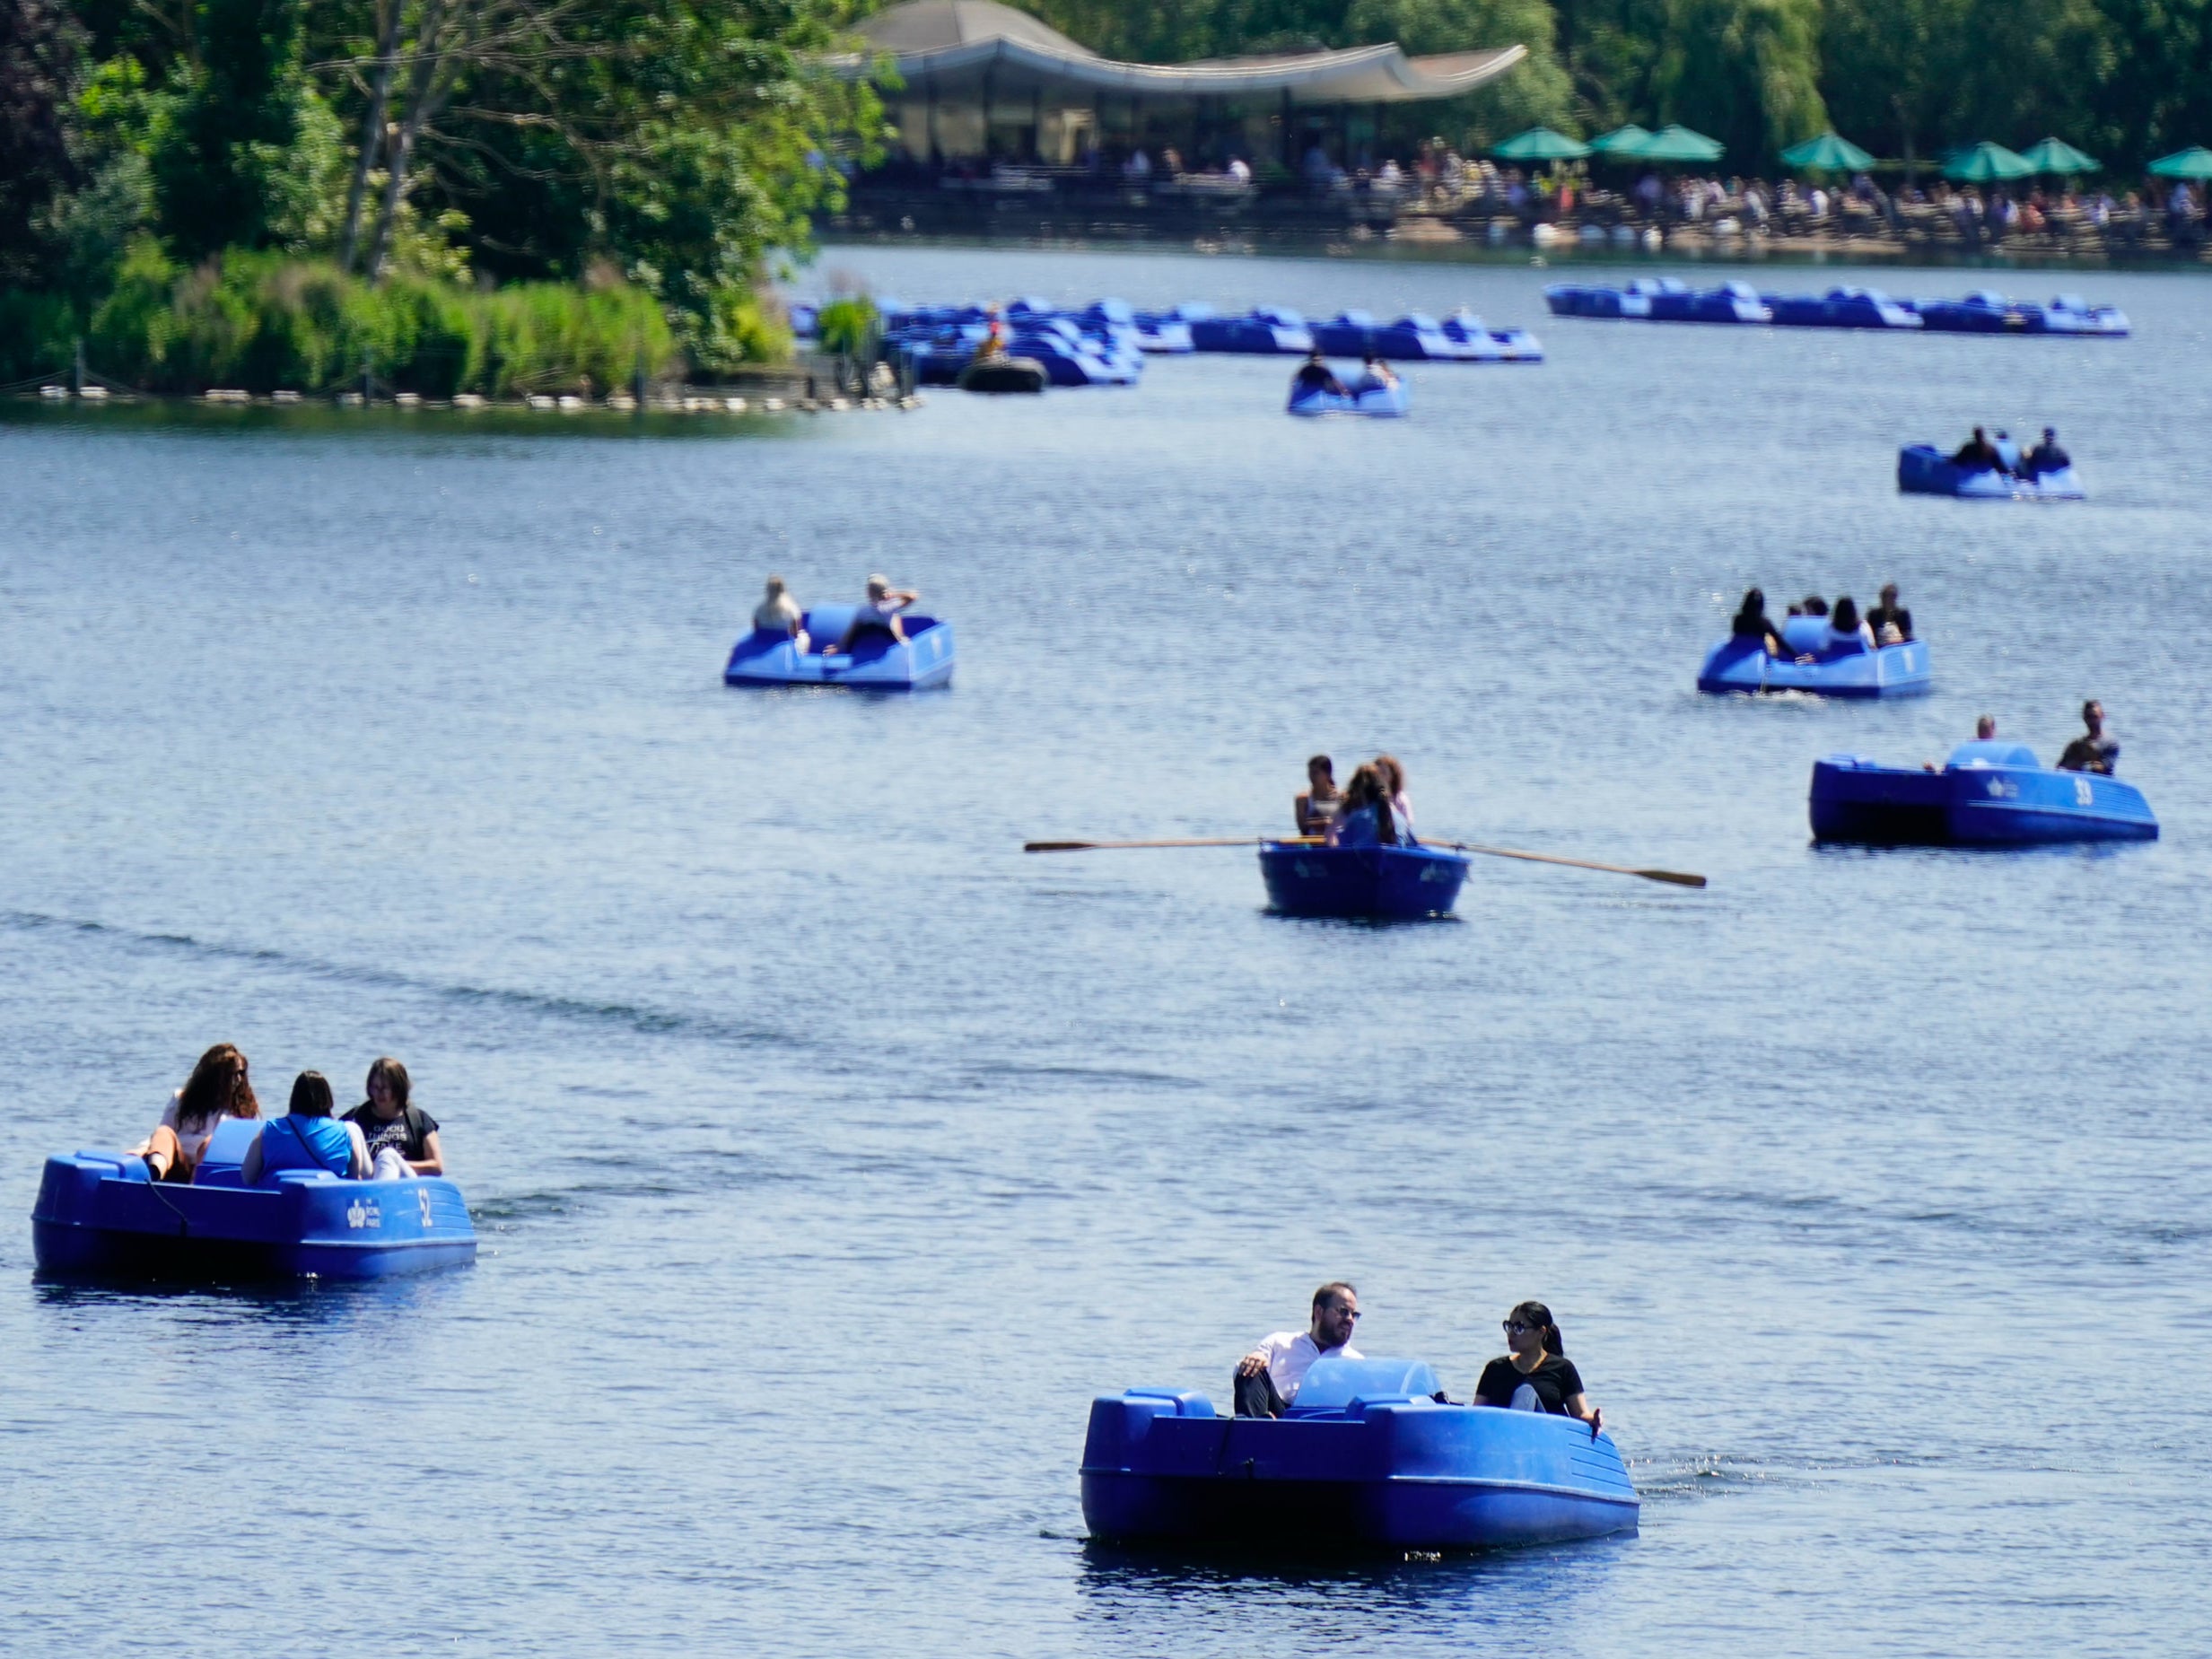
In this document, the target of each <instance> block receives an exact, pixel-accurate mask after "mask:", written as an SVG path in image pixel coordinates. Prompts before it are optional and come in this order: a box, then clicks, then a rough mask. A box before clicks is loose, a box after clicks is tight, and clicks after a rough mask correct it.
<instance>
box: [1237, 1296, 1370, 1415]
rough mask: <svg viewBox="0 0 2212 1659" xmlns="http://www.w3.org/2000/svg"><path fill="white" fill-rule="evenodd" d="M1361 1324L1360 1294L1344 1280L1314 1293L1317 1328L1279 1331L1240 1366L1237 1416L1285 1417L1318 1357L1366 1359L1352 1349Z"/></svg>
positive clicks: (1238, 1370)
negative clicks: (1356, 1331)
mask: <svg viewBox="0 0 2212 1659" xmlns="http://www.w3.org/2000/svg"><path fill="white" fill-rule="evenodd" d="M1359 1322H1360V1293H1359V1292H1358V1291H1356V1290H1354V1289H1353V1288H1351V1286H1350V1285H1347V1284H1345V1283H1343V1282H1342V1280H1333V1281H1332V1282H1330V1283H1328V1284H1325V1285H1324V1286H1322V1287H1321V1288H1320V1289H1318V1290H1316V1291H1315V1292H1314V1313H1313V1324H1312V1326H1311V1327H1310V1328H1309V1329H1307V1330H1305V1331H1278V1332H1275V1334H1274V1335H1272V1336H1271V1337H1268V1338H1265V1339H1264V1340H1262V1342H1261V1343H1260V1345H1259V1346H1258V1347H1257V1348H1255V1349H1253V1350H1252V1351H1251V1352H1250V1353H1248V1354H1246V1356H1245V1357H1244V1358H1242V1359H1240V1360H1238V1361H1237V1377H1236V1382H1235V1384H1234V1386H1235V1391H1236V1395H1237V1416H1238V1417H1281V1415H1282V1414H1283V1413H1284V1412H1285V1411H1287V1410H1290V1402H1291V1401H1294V1400H1296V1399H1297V1398H1298V1384H1301V1383H1303V1382H1304V1381H1305V1380H1306V1374H1307V1372H1308V1371H1310V1370H1312V1369H1313V1365H1314V1361H1315V1360H1316V1359H1335V1358H1340V1357H1341V1358H1345V1359H1364V1358H1366V1357H1367V1356H1366V1355H1364V1354H1362V1353H1360V1351H1359V1350H1358V1349H1355V1348H1353V1347H1352V1346H1351V1331H1352V1327H1353V1326H1354V1325H1356V1324H1357V1323H1359Z"/></svg>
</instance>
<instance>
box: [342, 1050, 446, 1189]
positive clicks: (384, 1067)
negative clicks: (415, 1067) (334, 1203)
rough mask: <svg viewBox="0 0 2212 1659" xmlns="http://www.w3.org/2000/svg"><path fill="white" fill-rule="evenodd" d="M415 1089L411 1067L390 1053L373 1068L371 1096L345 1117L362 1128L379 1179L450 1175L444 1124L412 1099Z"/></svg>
mask: <svg viewBox="0 0 2212 1659" xmlns="http://www.w3.org/2000/svg"><path fill="white" fill-rule="evenodd" d="M412 1090H413V1085H412V1084H411V1083H409V1081H408V1079H407V1068H406V1067H405V1066H403V1065H401V1064H400V1063H399V1062H398V1061H396V1060H394V1059H392V1058H391V1056H390V1055H389V1054H387V1055H385V1056H383V1057H382V1058H381V1059H380V1060H378V1061H376V1062H375V1063H374V1064H373V1065H372V1066H371V1067H370V1068H369V1098H368V1099H366V1100H364V1101H363V1102H362V1103H361V1105H357V1106H355V1107H354V1109H353V1110H352V1111H351V1112H348V1113H346V1114H345V1121H346V1122H348V1123H354V1124H358V1125H359V1126H360V1128H361V1134H362V1139H363V1140H364V1141H365V1142H366V1143H367V1144H368V1148H369V1161H370V1163H371V1164H372V1166H374V1171H375V1179H377V1180H379V1181H404V1180H406V1179H407V1177H408V1176H410V1175H442V1174H445V1150H444V1148H442V1147H441V1146H439V1144H438V1120H437V1119H436V1118H433V1117H432V1116H431V1115H430V1113H427V1112H425V1111H424V1110H423V1109H422V1107H420V1106H418V1105H414V1104H412V1103H411V1102H410V1101H409V1100H408V1098H407V1096H408V1095H409V1094H410V1093H411V1092H412Z"/></svg>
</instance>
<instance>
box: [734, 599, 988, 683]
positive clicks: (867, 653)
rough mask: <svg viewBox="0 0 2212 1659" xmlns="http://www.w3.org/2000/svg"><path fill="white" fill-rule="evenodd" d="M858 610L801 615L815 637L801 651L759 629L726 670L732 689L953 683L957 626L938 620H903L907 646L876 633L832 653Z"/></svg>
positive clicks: (820, 609) (824, 608) (837, 608)
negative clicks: (829, 648)
mask: <svg viewBox="0 0 2212 1659" xmlns="http://www.w3.org/2000/svg"><path fill="white" fill-rule="evenodd" d="M859 608H860V607H858V606H854V605H817V606H816V607H814V608H813V609H812V610H810V611H807V612H804V613H803V614H802V615H801V616H800V625H801V626H803V627H804V628H805V629H806V631H807V633H809V635H810V636H811V637H810V638H809V641H808V643H809V645H812V646H815V647H818V648H825V649H817V650H812V651H807V652H805V653H803V654H801V652H800V649H799V642H797V641H796V640H793V639H791V637H790V636H789V635H788V634H783V633H773V632H770V631H766V630H764V629H760V628H756V629H754V630H753V631H752V632H751V633H748V634H746V635H745V636H744V637H743V638H742V639H740V640H739V642H737V644H736V645H735V646H733V647H732V648H731V650H730V662H729V665H728V666H727V667H725V668H723V669H722V683H723V684H724V685H849V686H852V688H854V689H855V690H859V691H930V690H933V689H935V688H936V687H938V686H940V685H951V684H952V670H953V667H954V653H953V640H952V624H950V623H949V622H940V621H939V620H938V619H937V618H936V617H934V616H920V615H913V614H910V615H908V616H905V617H904V618H903V619H902V625H904V627H905V630H906V640H905V643H904V644H901V643H900V642H898V641H896V640H895V639H893V638H892V637H891V636H890V634H888V633H885V632H884V631H882V630H880V629H874V628H871V629H870V630H869V631H868V632H867V633H864V634H862V635H861V637H860V638H859V639H857V640H855V641H854V642H852V651H849V652H846V653H844V655H834V654H832V653H831V652H830V651H827V650H826V647H827V646H830V645H835V643H836V642H838V641H839V640H841V639H843V638H844V631H845V630H846V629H847V628H849V627H851V626H852V613H853V612H854V611H855V610H857V609H859Z"/></svg>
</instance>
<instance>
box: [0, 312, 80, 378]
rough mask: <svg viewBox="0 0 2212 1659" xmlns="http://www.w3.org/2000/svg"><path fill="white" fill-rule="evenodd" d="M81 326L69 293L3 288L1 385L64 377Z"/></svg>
mask: <svg viewBox="0 0 2212 1659" xmlns="http://www.w3.org/2000/svg"><path fill="white" fill-rule="evenodd" d="M82 327H83V322H82V319H81V318H80V317H79V315H78V311H77V308H76V306H75V305H74V303H73V302H72V301H70V300H69V298H68V296H66V294H58V293H34V292H30V291H27V290H24V289H20V288H18V289H0V385H5V384H10V383H13V382H14V381H16V380H29V379H31V376H33V375H39V374H54V375H60V374H63V373H64V371H65V369H66V365H67V364H68V363H69V362H70V354H71V351H72V349H73V347H74V343H75V341H76V337H77V335H78V334H79V332H80V331H81V330H82Z"/></svg>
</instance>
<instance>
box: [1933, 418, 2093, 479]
mask: <svg viewBox="0 0 2212 1659" xmlns="http://www.w3.org/2000/svg"><path fill="white" fill-rule="evenodd" d="M1951 464H1952V465H1953V466H1954V467H1960V468H1962V469H1963V470H1965V471H1967V472H2001V473H2004V474H2005V475H2007V476H2008V477H2014V478H2038V477H2041V476H2043V475H2044V474H2046V473H2054V472H2064V471H2065V470H2066V469H2067V468H2068V467H2071V466H2072V465H2073V464H2074V458H2073V457H2072V456H2070V455H2068V453H2067V452H2066V451H2065V450H2063V449H2061V448H2060V447H2059V434H2058V432H2057V431H2056V430H2054V429H2053V428H2051V427H2049V426H2046V427H2044V428H2043V439H2042V442H2041V443H2037V444H2032V445H2030V446H2029V447H2028V449H2026V450H2022V449H2021V448H2020V445H2019V444H2018V443H2017V442H2016V441H2015V440H2014V439H2013V437H2012V435H2011V434H2010V433H2009V432H2007V431H2006V430H2005V429H2004V428H2003V427H2001V426H2000V427H1998V429H1997V436H1996V437H1994V438H1992V437H1990V436H1989V435H1988V434H1987V433H1986V432H1983V431H1982V429H1981V428H1980V427H1979V426H1977V427H1975V428H1974V435H1973V436H1972V437H1971V438H1969V439H1968V440H1967V441H1965V442H1964V443H1963V444H1961V445H1960V446H1959V447H1958V448H1957V450H1954V451H1953V453H1952V456H1951Z"/></svg>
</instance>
